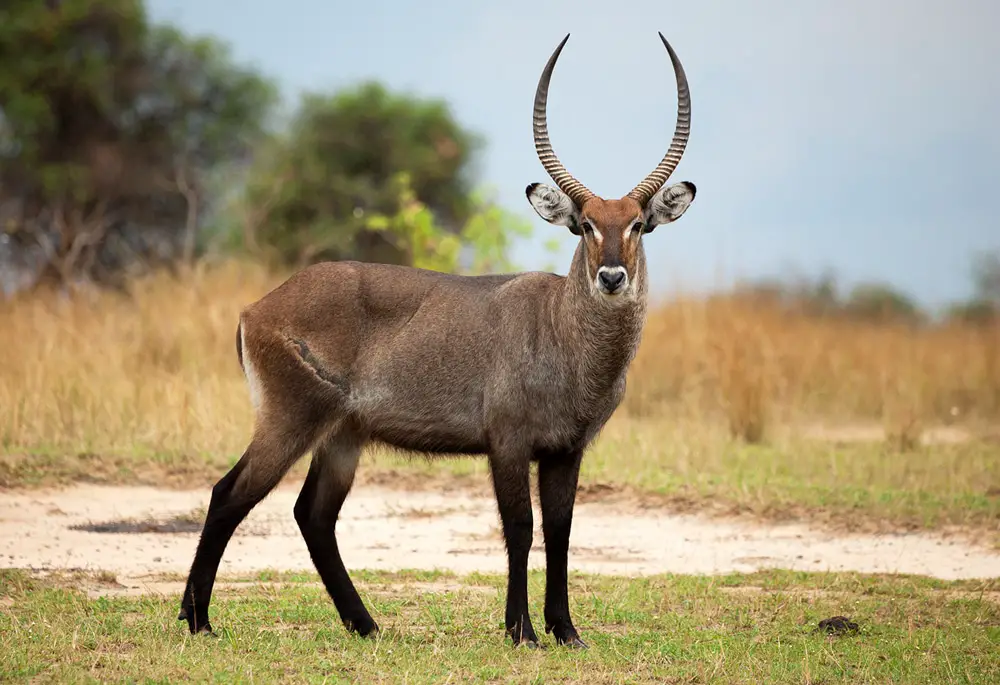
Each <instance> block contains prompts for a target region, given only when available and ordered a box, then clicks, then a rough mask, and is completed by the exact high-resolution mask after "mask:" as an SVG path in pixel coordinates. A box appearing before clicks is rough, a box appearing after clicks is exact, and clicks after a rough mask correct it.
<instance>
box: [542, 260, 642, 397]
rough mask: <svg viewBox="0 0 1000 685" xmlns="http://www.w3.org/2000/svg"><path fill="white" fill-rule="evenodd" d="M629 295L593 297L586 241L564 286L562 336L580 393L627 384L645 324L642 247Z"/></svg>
mask: <svg viewBox="0 0 1000 685" xmlns="http://www.w3.org/2000/svg"><path fill="white" fill-rule="evenodd" d="M629 276H630V278H632V279H633V281H632V285H631V286H630V290H631V292H629V293H628V294H627V295H623V296H622V297H623V298H625V299H623V300H621V301H617V302H610V301H606V300H605V299H603V298H602V297H601V296H600V295H598V294H597V293H595V292H594V289H595V286H594V285H593V278H592V277H591V275H590V274H589V273H588V269H587V259H586V253H585V247H584V244H583V241H581V242H580V245H579V246H578V247H577V249H576V253H575V254H574V255H573V263H572V265H571V266H570V270H569V273H568V274H567V276H566V280H565V281H564V286H563V287H564V290H563V292H562V294H561V295H562V302H561V303H560V305H561V307H560V308H561V312H560V316H559V321H560V324H561V325H560V326H559V329H560V330H559V334H560V337H561V338H562V339H563V341H564V343H565V348H564V349H567V350H573V351H574V352H573V355H574V359H572V360H571V363H572V365H573V366H575V367H576V368H577V369H578V371H579V374H580V376H579V381H580V383H581V386H582V387H581V390H583V391H584V394H586V395H592V396H599V395H601V394H604V393H607V392H609V391H610V390H611V389H612V388H613V387H614V386H615V385H616V384H617V383H620V382H622V381H623V380H624V376H625V373H626V372H627V371H628V367H629V365H630V364H631V363H632V359H633V358H634V357H635V353H636V350H637V349H638V347H639V340H640V338H641V336H642V327H643V324H644V323H645V320H646V298H647V286H646V256H645V253H644V252H643V249H642V246H641V245H640V246H639V250H638V255H637V260H636V268H635V273H634V274H629ZM632 289H634V290H632Z"/></svg>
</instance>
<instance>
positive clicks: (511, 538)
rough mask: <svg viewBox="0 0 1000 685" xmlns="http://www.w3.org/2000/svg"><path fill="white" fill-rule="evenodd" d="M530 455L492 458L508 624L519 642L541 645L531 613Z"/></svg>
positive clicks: (513, 636) (506, 622)
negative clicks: (503, 549) (504, 547)
mask: <svg viewBox="0 0 1000 685" xmlns="http://www.w3.org/2000/svg"><path fill="white" fill-rule="evenodd" d="M529 463H530V462H529V460H528V458H526V457H524V458H522V456H521V455H496V456H492V457H491V459H490V466H491V470H492V475H493V489H494V492H495V493H496V498H497V508H498V509H499V511H500V521H501V523H502V525H503V536H504V541H505V542H506V544H507V609H506V612H505V621H504V623H505V625H506V628H507V634H508V635H510V637H511V639H512V640H513V641H514V644H515V645H520V644H525V645H527V646H537V645H538V636H537V635H536V634H535V629H534V627H533V626H532V625H531V617H530V616H529V615H528V552H529V551H530V550H531V541H532V515H531V490H530V486H529V483H528V468H529Z"/></svg>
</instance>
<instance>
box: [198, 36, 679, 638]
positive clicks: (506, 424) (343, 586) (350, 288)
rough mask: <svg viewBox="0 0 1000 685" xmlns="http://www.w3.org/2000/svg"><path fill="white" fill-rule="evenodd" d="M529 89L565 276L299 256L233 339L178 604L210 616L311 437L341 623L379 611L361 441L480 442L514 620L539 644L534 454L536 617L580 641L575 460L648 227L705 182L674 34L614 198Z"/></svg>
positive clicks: (624, 348)
mask: <svg viewBox="0 0 1000 685" xmlns="http://www.w3.org/2000/svg"><path fill="white" fill-rule="evenodd" d="M567 40H569V35H568V34H567V36H566V37H565V38H563V40H562V42H560V43H559V46H558V47H557V48H556V49H555V51H554V52H553V53H552V55H551V57H550V58H549V60H548V62H547V63H546V65H545V68H544V70H543V71H542V75H541V78H540V79H539V81H538V87H537V90H536V92H535V100H534V112H533V130H534V140H535V149H536V152H537V154H538V158H539V160H540V161H541V163H542V166H543V167H544V168H545V171H546V172H547V173H548V175H549V176H550V177H551V178H552V180H553V181H555V183H556V186H558V187H557V188H553V187H551V186H548V185H543V184H541V183H532V184H530V185H529V186H528V187H527V189H526V194H527V198H528V202H529V203H530V204H531V206H532V207H533V208H534V210H535V211H536V212H537V213H538V215H539V216H540V217H541V218H542V219H544V220H545V221H547V222H548V223H550V224H554V225H556V226H564V227H566V228H568V229H569V230H570V232H571V233H573V235H575V236H578V237H579V239H580V240H579V243H578V245H577V247H576V250H575V253H574V255H573V259H572V263H571V265H570V267H569V272H568V274H567V275H566V276H559V275H556V274H551V273H540V272H528V273H517V274H506V275H485V276H464V275H455V274H446V273H439V272H434V271H428V270H423V269H418V268H413V267H405V266H390V265H384V264H375V263H360V262H354V261H340V262H324V263H317V264H313V265H311V266H308V267H306V268H304V269H302V270H301V271H299V272H297V273H296V274H294V275H292V276H291V277H290V278H288V280H286V281H285V282H284V283H282V284H281V285H279V286H278V287H276V288H275V289H274V290H272V291H271V292H269V293H268V294H266V295H265V296H264V297H262V298H261V299H260V300H258V301H257V302H255V303H253V304H251V305H249V306H247V307H246V308H244V309H243V310H242V312H241V313H240V317H239V324H238V326H237V332H236V352H237V358H238V360H239V362H240V366H241V368H242V369H243V373H244V375H245V376H246V381H247V384H248V386H249V391H250V396H251V401H252V404H253V407H254V411H255V421H254V429H253V434H252V438H251V441H250V444H249V446H248V447H247V448H246V451H245V452H244V453H243V456H242V458H241V459H240V460H239V462H238V463H237V464H236V465H235V466H234V467H233V468H232V470H230V471H229V472H228V473H227V474H226V475H225V476H223V477H222V479H221V480H219V481H218V483H216V485H215V486H214V487H213V488H212V495H211V500H210V504H209V507H208V512H207V514H206V518H205V524H204V528H203V530H202V534H201V537H200V540H199V542H198V546H197V550H196V552H195V555H194V560H193V562H192V565H191V570H190V574H189V576H188V580H187V585H186V589H185V591H184V596H183V598H182V600H181V610H180V614H179V616H178V620H182V621H183V620H186V621H187V624H188V628H189V629H190V631H191V633H192V634H196V633H202V632H204V633H208V634H214V632H213V629H212V626H211V624H210V622H209V615H208V608H209V601H210V599H211V596H212V588H213V585H214V583H215V578H216V574H217V572H218V567H219V563H220V560H221V558H222V555H223V552H224V551H225V548H226V545H227V544H228V543H229V540H230V538H231V536H232V535H233V532H234V531H235V529H236V528H237V526H238V525H239V524H240V522H241V521H242V520H243V519H244V518H245V517H246V516H247V514H248V513H249V512H250V511H251V509H253V507H254V506H255V505H256V504H257V503H258V502H260V501H261V500H262V499H263V498H264V497H265V496H266V495H267V494H268V493H269V492H270V491H271V490H272V489H273V488H274V487H275V486H276V485H277V484H278V483H279V482H280V481H281V479H282V477H283V476H284V475H285V474H286V472H287V471H288V470H289V469H290V468H291V466H292V465H293V464H294V463H295V462H296V461H297V460H298V459H300V458H301V457H302V456H303V455H304V454H305V453H306V452H307V451H311V452H312V461H311V463H310V466H309V470H308V474H307V475H306V478H305V482H304V484H303V486H302V490H301V492H300V494H299V496H298V499H297V500H296V503H295V507H294V514H295V520H296V522H297V524H298V526H299V529H300V531H301V533H302V536H303V538H304V539H305V542H306V546H307V548H308V550H309V554H310V557H311V559H312V561H313V563H314V565H315V567H316V570H317V571H318V572H319V575H320V577H321V578H322V581H323V584H324V585H325V587H326V590H327V592H328V593H329V595H330V597H331V599H332V600H333V603H334V605H335V606H336V609H337V612H338V614H339V616H340V618H341V621H342V622H343V624H344V626H345V628H346V629H347V630H348V631H350V632H354V633H357V634H359V635H361V636H371V635H374V634H376V633H377V632H378V630H379V626H378V625H377V624H376V622H375V620H374V619H373V618H372V616H371V614H370V613H369V612H368V609H367V608H366V606H365V604H364V602H363V601H362V599H361V597H360V596H359V595H358V592H357V590H356V588H355V586H354V584H353V583H352V582H351V579H350V576H349V575H348V572H347V570H346V568H345V567H344V562H343V560H342V558H341V554H340V549H339V547H338V541H337V536H336V525H337V519H338V516H339V514H340V510H341V507H342V506H343V504H344V501H345V499H346V498H347V496H348V493H349V492H350V490H351V486H352V484H353V482H354V476H355V471H356V470H357V466H358V461H359V457H360V455H361V453H362V450H363V448H364V447H365V446H366V445H369V444H381V445H384V446H388V447H390V448H394V449H398V450H403V451H404V452H410V453H416V454H421V453H422V454H425V455H429V456H434V455H438V456H441V455H449V454H451V455H485V456H486V457H487V459H488V464H489V470H490V476H491V480H492V485H493V491H494V494H495V496H496V503H497V508H498V510H499V516H500V521H501V524H502V530H503V536H504V541H505V545H506V551H507V596H506V615H505V625H506V633H507V635H509V636H510V638H511V639H512V641H513V644H514V645H515V646H517V645H524V646H529V647H538V646H539V640H538V636H537V634H536V632H535V629H534V627H533V626H532V623H531V618H530V617H529V615H528V613H529V612H528V588H527V580H528V551H529V549H530V548H531V543H532V529H533V520H532V505H531V494H530V484H529V472H530V465H531V462H536V463H537V468H538V493H539V500H540V505H541V507H540V508H541V514H542V532H543V535H544V542H545V560H546V588H545V604H544V617H545V632H546V633H551V634H552V635H553V637H554V639H555V641H556V643H557V644H560V645H567V646H570V647H577V648H586V647H587V645H586V644H585V643H584V642H583V640H581V639H580V635H579V633H578V631H577V629H576V628H575V627H574V625H573V621H572V619H571V617H570V610H569V598H568V589H567V557H568V550H569V538H570V527H571V524H572V520H573V505H574V501H575V499H576V490H577V480H578V475H579V470H580V462H581V459H582V457H583V454H584V451H585V450H586V448H587V446H588V445H589V444H590V443H591V441H593V440H594V438H595V437H596V436H597V435H598V433H599V431H600V430H601V429H602V428H603V426H604V425H605V423H606V422H607V421H608V419H609V418H610V417H611V415H612V413H613V412H614V411H615V409H616V408H617V407H618V405H619V403H620V402H621V400H622V396H623V394H624V392H625V376H626V372H627V370H628V368H629V365H630V363H631V362H632V359H633V358H634V356H635V353H636V348H637V347H638V345H639V340H640V336H641V334H642V328H643V324H644V322H645V317H646V300H647V283H646V280H647V279H646V257H645V253H644V251H643V244H642V241H643V237H644V236H645V235H646V234H648V233H651V232H652V231H653V230H654V229H655V228H656V227H657V226H659V225H661V224H668V223H671V222H673V221H676V220H677V219H679V218H680V217H681V215H683V214H684V212H685V211H686V210H687V208H688V206H690V204H691V202H692V201H693V200H694V196H695V186H694V184H692V183H689V182H682V183H678V184H674V185H666V181H667V179H668V178H669V177H670V175H671V174H672V173H673V171H674V169H675V168H676V166H677V164H678V163H679V162H680V160H681V156H682V155H683V153H684V148H685V147H686V145H687V141H688V135H689V131H690V117H691V101H690V96H689V91H688V84H687V77H686V76H685V74H684V69H683V67H682V66H681V63H680V61H679V60H678V58H677V55H676V54H675V53H674V50H673V48H672V47H671V46H670V44H669V43H668V42H667V40H666V38H664V37H663V34H662V33H661V34H660V40H661V41H662V42H663V45H664V47H665V48H666V50H667V53H668V55H669V57H670V60H671V62H672V64H673V70H674V74H675V78H676V82H677V98H678V107H677V121H676V127H675V130H674V137H673V141H672V142H671V144H670V148H669V149H668V151H667V153H666V154H665V155H664V157H663V158H662V160H661V161H660V163H659V164H658V165H657V167H656V168H655V169H654V170H653V171H652V172H651V173H650V174H649V175H648V176H647V177H646V178H645V179H643V181H642V182H641V183H640V184H639V185H637V186H635V188H633V189H632V190H631V191H630V192H629V193H628V195H626V196H624V197H622V198H621V199H617V200H616V199H610V200H605V199H603V198H601V197H598V196H596V195H595V194H594V193H592V192H591V191H590V190H588V189H587V188H586V187H585V186H584V185H583V184H582V183H580V182H579V181H578V180H577V179H576V178H574V177H573V176H572V175H570V173H569V172H568V171H567V170H566V168H565V167H564V166H563V164H562V163H561V162H560V161H559V158H558V157H557V156H556V154H555V152H554V151H553V149H552V145H551V143H550V142H549V134H548V125H547V119H546V103H547V100H548V90H549V81H550V80H551V77H552V71H553V69H554V67H555V64H556V61H557V60H558V58H559V55H560V53H561V52H562V49H563V47H564V46H565V45H566V41H567Z"/></svg>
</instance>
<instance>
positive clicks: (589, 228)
mask: <svg viewBox="0 0 1000 685" xmlns="http://www.w3.org/2000/svg"><path fill="white" fill-rule="evenodd" d="M583 230H584V231H586V232H587V233H590V232H592V231H593V230H594V227H593V226H591V225H590V222H589V221H584V222H583Z"/></svg>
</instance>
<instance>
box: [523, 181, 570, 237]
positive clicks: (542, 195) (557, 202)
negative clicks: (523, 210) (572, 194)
mask: <svg viewBox="0 0 1000 685" xmlns="http://www.w3.org/2000/svg"><path fill="white" fill-rule="evenodd" d="M528 202H530V203H531V206H532V207H533V208H534V210H535V211H536V212H538V216H540V217H542V218H543V219H545V220H546V221H548V222H549V223H550V224H555V225H556V226H567V227H573V226H574V225H576V223H577V221H576V213H577V209H576V205H575V204H573V201H572V200H571V199H569V196H568V195H566V194H565V193H564V192H562V191H561V190H559V189H558V188H553V187H552V186H547V185H545V184H544V183H539V184H538V185H537V186H535V188H534V189H533V190H532V191H531V192H530V193H529V194H528Z"/></svg>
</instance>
